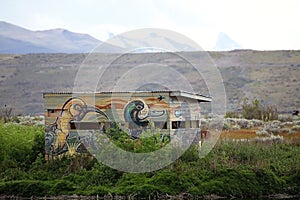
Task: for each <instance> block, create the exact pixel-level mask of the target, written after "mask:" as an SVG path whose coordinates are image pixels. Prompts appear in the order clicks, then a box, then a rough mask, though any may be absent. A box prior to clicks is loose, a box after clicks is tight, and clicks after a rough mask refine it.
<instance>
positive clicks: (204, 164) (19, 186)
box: [0, 123, 300, 198]
mask: <svg viewBox="0 0 300 200" xmlns="http://www.w3.org/2000/svg"><path fill="white" fill-rule="evenodd" d="M114 132H115V135H114V137H116V135H120V136H122V134H123V133H120V132H119V131H118V130H114ZM151 141H152V143H151V142H150V140H147V142H146V143H143V144H142V146H143V148H144V150H143V151H148V150H149V149H152V148H153V147H152V146H153V145H154V143H155V140H151ZM0 143H1V146H0V194H2V195H18V196H25V197H30V196H50V195H51V196H52V195H73V194H77V195H100V196H105V195H110V196H111V195H113V196H114V195H122V196H125V197H134V196H135V197H145V198H148V197H166V196H165V195H166V194H168V195H181V196H182V197H183V196H184V195H192V196H195V197H198V196H204V195H210V194H215V195H219V196H228V197H229V196H235V197H257V196H262V195H272V194H278V193H286V194H292V195H294V194H298V195H299V194H300V142H299V141H298V142H297V141H294V142H290V143H289V144H287V143H284V142H273V143H267V144H266V143H263V142H233V141H226V142H225V141H220V142H219V143H218V144H217V145H216V146H215V148H214V149H213V150H212V151H211V152H210V153H209V154H208V155H207V156H206V157H205V158H203V159H199V157H198V149H197V147H196V146H192V147H191V148H190V149H189V150H188V151H186V152H185V154H184V155H183V156H182V157H181V158H180V159H178V160H177V161H175V162H174V163H172V164H171V165H169V166H167V167H166V168H163V169H161V170H158V171H155V172H149V173H143V174H134V173H125V172H120V171H117V170H115V169H111V168H109V167H107V166H105V165H103V164H101V163H99V162H97V161H96V160H95V159H91V158H88V157H86V156H82V155H77V156H74V157H64V158H62V159H60V160H52V161H48V163H46V162H45V160H44V130H43V128H42V127H38V126H25V125H18V124H12V123H6V124H4V123H1V124H0ZM118 145H120V147H122V148H124V149H126V148H128V145H127V144H126V142H125V140H124V146H122V144H121V143H118Z"/></svg>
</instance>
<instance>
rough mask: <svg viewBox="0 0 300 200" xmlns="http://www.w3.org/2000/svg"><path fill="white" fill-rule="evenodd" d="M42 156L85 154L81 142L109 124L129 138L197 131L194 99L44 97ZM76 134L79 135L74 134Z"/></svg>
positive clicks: (107, 95)
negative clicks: (142, 135)
mask: <svg viewBox="0 0 300 200" xmlns="http://www.w3.org/2000/svg"><path fill="white" fill-rule="evenodd" d="M44 110H45V123H46V154H47V155H48V156H49V155H51V156H59V155H63V154H71V155H73V154H75V153H82V152H85V151H86V149H85V147H84V146H83V145H82V143H81V141H80V140H82V139H92V138H89V137H91V135H93V132H94V131H95V130H98V131H99V130H100V132H101V133H105V130H107V129H108V128H109V127H111V126H112V125H114V126H115V125H116V124H115V122H116V123H117V125H118V126H119V127H120V128H121V129H122V130H126V131H128V132H129V134H130V135H131V136H132V137H138V135H139V134H141V132H143V131H147V130H152V131H153V130H155V131H156V130H157V131H158V132H160V133H164V134H172V133H173V132H174V130H175V129H179V128H199V123H200V121H199V118H200V110H199V104H198V101H196V100H191V99H187V98H180V97H178V98H176V97H170V95H169V92H160V93H156V92H137V93H96V94H94V93H92V94H77V95H74V94H73V96H72V94H63V93H59V94H51V93H49V94H44ZM78 131H80V136H79V135H78Z"/></svg>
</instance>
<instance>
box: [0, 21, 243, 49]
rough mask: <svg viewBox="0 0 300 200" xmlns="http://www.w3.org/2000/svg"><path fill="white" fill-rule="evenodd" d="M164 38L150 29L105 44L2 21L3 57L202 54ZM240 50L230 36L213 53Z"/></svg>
mask: <svg viewBox="0 0 300 200" xmlns="http://www.w3.org/2000/svg"><path fill="white" fill-rule="evenodd" d="M157 30H158V29H157ZM111 34H113V33H111ZM165 34H166V33H165V31H164V32H162V33H159V34H157V33H155V32H151V31H149V29H148V30H147V29H144V30H142V31H141V35H139V34H136V35H130V34H127V35H126V34H122V35H121V36H117V37H113V39H112V40H108V42H106V43H103V42H102V41H100V40H98V39H96V38H94V37H92V36H90V35H88V34H82V33H75V32H72V31H69V30H66V29H62V28H57V29H51V30H43V31H32V30H28V29H25V28H22V27H20V26H16V25H13V24H10V23H7V22H4V21H0V54H1V53H2V54H27V53H88V52H92V51H93V52H101V53H121V52H128V51H132V50H134V52H135V53H141V52H154V51H159V48H158V49H155V48H152V47H153V46H157V47H161V46H163V47H164V48H165V50H167V51H174V52H175V51H199V49H197V48H195V47H194V46H193V45H192V44H188V43H186V42H184V40H181V39H178V38H177V37H173V34H172V33H171V32H170V34H168V33H167V36H168V37H166V35H165ZM140 36H141V37H140ZM153 44H154V45H153ZM99 45H100V46H99ZM97 47H98V48H97ZM141 47H151V48H141ZM239 48H240V45H239V44H238V43H236V42H235V41H234V40H232V39H231V38H230V37H229V36H228V35H226V34H225V33H220V34H219V37H218V39H217V41H216V46H215V47H214V50H216V51H227V50H233V49H239Z"/></svg>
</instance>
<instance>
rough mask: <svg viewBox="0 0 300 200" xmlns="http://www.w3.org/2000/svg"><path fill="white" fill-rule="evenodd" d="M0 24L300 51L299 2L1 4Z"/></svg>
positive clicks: (54, 0)
mask: <svg viewBox="0 0 300 200" xmlns="http://www.w3.org/2000/svg"><path fill="white" fill-rule="evenodd" d="M0 5H1V6H0V21H6V22H8V23H12V24H15V25H18V26H21V27H24V28H27V29H30V30H46V29H53V28H65V29H68V30H70V31H73V32H79V33H88V34H90V35H91V36H93V37H95V38H97V39H99V40H102V41H103V40H106V39H107V38H109V37H110V36H111V35H112V34H115V35H116V34H121V33H123V32H125V31H131V30H134V29H139V28H163V29H169V30H172V31H175V32H178V33H181V34H183V35H185V36H187V37H188V38H190V39H192V40H194V41H195V42H197V43H198V44H199V45H200V46H201V47H202V48H203V49H204V50H212V49H213V47H214V45H215V42H216V38H217V36H218V34H219V33H220V32H223V33H225V34H227V35H228V36H229V37H230V38H231V39H233V40H234V41H236V42H237V43H239V44H240V45H241V46H242V47H243V48H245V49H255V50H280V49H295V50H298V49H300V26H299V24H300V12H299V11H300V1H299V0H42V1H41V0H26V1H23V0H0Z"/></svg>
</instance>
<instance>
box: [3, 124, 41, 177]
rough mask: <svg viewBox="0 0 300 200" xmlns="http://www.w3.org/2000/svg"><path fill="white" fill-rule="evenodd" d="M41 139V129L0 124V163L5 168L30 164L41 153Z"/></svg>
mask: <svg viewBox="0 0 300 200" xmlns="http://www.w3.org/2000/svg"><path fill="white" fill-rule="evenodd" d="M43 138H44V129H43V128H41V127H38V126H23V125H19V124H13V123H6V124H4V123H0V144H1V145H0V163H3V164H4V165H6V167H10V166H15V165H18V166H19V167H25V166H26V165H29V164H31V163H32V162H33V161H34V160H35V159H36V157H37V155H38V154H39V153H43V146H44V139H43ZM0 171H1V169H0Z"/></svg>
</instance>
